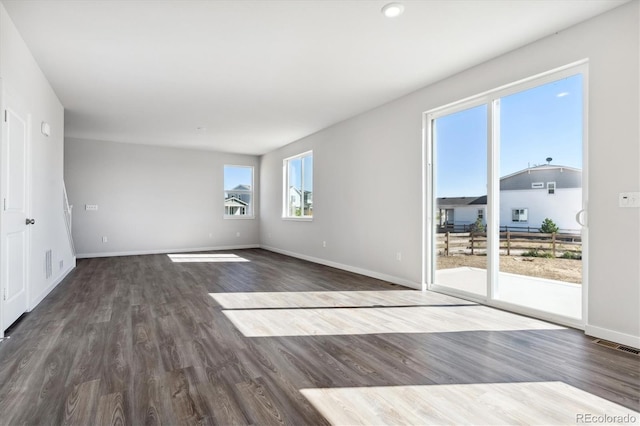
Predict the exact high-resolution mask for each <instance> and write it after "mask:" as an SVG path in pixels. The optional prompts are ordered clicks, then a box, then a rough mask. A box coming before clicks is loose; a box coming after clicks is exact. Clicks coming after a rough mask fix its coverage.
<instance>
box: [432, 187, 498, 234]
mask: <svg viewBox="0 0 640 426" xmlns="http://www.w3.org/2000/svg"><path fill="white" fill-rule="evenodd" d="M486 212H487V196H486V195H482V196H480V197H443V198H438V203H437V210H436V220H437V221H438V224H439V226H440V228H441V229H448V230H450V231H454V230H455V231H466V230H468V227H469V225H471V224H473V223H475V222H476V220H477V219H478V218H480V219H481V220H482V223H483V224H485V223H486V222H485V217H486Z"/></svg>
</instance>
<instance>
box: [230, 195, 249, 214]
mask: <svg viewBox="0 0 640 426" xmlns="http://www.w3.org/2000/svg"><path fill="white" fill-rule="evenodd" d="M248 205H249V203H246V202H244V201H242V200H240V199H238V198H236V197H231V198H226V199H225V200H224V214H225V215H227V216H243V215H246V214H247V207H248Z"/></svg>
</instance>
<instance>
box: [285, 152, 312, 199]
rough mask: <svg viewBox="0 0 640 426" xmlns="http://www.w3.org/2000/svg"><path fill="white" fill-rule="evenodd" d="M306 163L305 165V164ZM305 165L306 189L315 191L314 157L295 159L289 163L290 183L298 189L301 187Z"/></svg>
mask: <svg viewBox="0 0 640 426" xmlns="http://www.w3.org/2000/svg"><path fill="white" fill-rule="evenodd" d="M303 162H304V164H303ZM303 165H304V189H305V190H306V191H313V157H312V156H307V157H303V158H302V159H301V158H295V159H293V160H290V161H289V182H290V183H291V185H293V186H295V187H296V188H300V185H301V182H300V180H301V178H302V173H301V170H300V169H301V167H302V166H303Z"/></svg>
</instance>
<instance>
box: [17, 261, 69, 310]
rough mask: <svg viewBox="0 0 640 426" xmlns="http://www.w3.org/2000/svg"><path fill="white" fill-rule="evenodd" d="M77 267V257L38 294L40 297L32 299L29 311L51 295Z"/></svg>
mask: <svg viewBox="0 0 640 426" xmlns="http://www.w3.org/2000/svg"><path fill="white" fill-rule="evenodd" d="M75 267H76V258H75V257H74V258H73V261H72V262H71V265H70V266H69V267H68V268H67V269H65V270H64V272H62V273H61V274H60V275H59V276H58V277H57V278H56V279H55V280H53V281H51V284H49V285H48V286H47V287H46V288H45V289H44V290H42V292H41V293H40V294H39V295H38V297H36V298H35V299H34V300H32V301H31V302H30V303H29V306H28V308H29V312H31V311H32V310H34V309H35V307H36V306H38V305H39V304H40V302H42V301H43V300H44V298H45V297H47V296H48V295H49V293H51V291H52V290H53V289H54V288H56V287H57V286H58V284H60V283H61V282H62V280H64V279H65V278H66V276H67V275H69V272H71V271H73V270H74V269H75Z"/></svg>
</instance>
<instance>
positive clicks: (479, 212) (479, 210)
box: [478, 209, 484, 220]
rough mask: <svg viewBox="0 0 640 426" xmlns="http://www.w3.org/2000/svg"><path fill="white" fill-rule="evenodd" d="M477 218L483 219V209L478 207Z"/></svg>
mask: <svg viewBox="0 0 640 426" xmlns="http://www.w3.org/2000/svg"><path fill="white" fill-rule="evenodd" d="M478 219H480V220H482V219H484V209H478Z"/></svg>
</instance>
